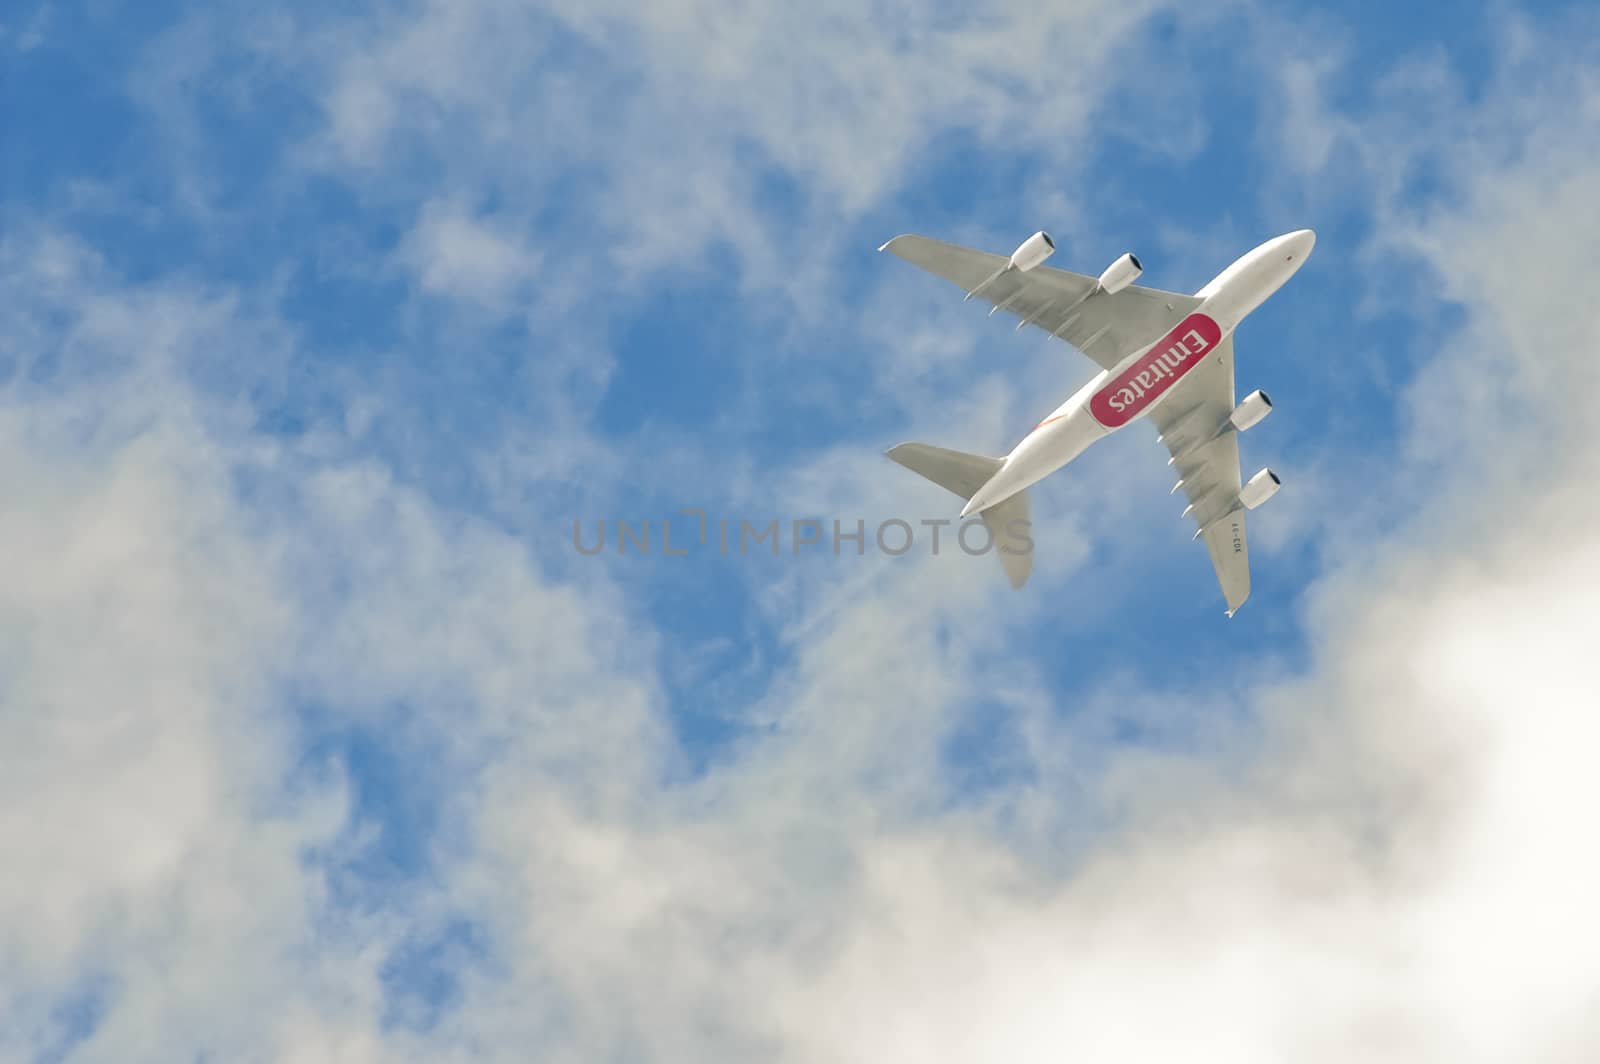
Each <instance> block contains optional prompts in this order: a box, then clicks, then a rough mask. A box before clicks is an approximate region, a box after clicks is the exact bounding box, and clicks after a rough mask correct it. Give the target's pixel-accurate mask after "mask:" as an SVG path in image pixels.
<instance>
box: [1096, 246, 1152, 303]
mask: <svg viewBox="0 0 1600 1064" xmlns="http://www.w3.org/2000/svg"><path fill="white" fill-rule="evenodd" d="M1143 272H1144V267H1143V266H1142V265H1140V263H1139V258H1138V256H1136V255H1135V254H1134V253H1133V252H1131V251H1130V252H1128V253H1127V254H1126V255H1123V256H1122V258H1120V259H1118V260H1117V261H1116V262H1113V263H1112V264H1111V265H1110V266H1107V267H1106V272H1105V273H1102V274H1101V275H1100V282H1099V283H1100V291H1102V292H1104V293H1106V294H1107V295H1116V294H1117V293H1118V292H1120V291H1122V290H1123V289H1124V288H1126V287H1128V286H1129V285H1130V284H1132V283H1133V282H1134V281H1137V280H1138V279H1139V275H1140V274H1141V273H1143Z"/></svg>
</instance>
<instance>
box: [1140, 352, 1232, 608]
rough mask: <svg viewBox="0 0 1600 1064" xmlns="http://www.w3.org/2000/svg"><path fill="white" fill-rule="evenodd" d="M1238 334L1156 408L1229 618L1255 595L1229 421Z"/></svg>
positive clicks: (1188, 511) (1157, 422)
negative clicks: (1215, 573)
mask: <svg viewBox="0 0 1600 1064" xmlns="http://www.w3.org/2000/svg"><path fill="white" fill-rule="evenodd" d="M1233 409H1234V397H1233V337H1231V336H1230V337H1228V338H1227V339H1226V340H1224V341H1222V343H1220V344H1218V345H1217V347H1216V349H1215V350H1214V351H1213V352H1212V353H1211V354H1210V355H1208V356H1207V357H1206V360H1205V362H1204V363H1203V364H1201V365H1199V366H1196V367H1195V368H1194V369H1192V370H1190V371H1189V373H1188V374H1187V375H1186V376H1185V377H1184V378H1183V380H1181V381H1180V382H1178V384H1177V385H1176V386H1175V387H1174V388H1173V390H1172V393H1171V394H1170V395H1169V396H1168V397H1167V399H1166V401H1165V402H1163V403H1161V404H1160V405H1159V406H1157V407H1156V408H1155V409H1154V410H1152V411H1151V412H1150V420H1152V421H1153V422H1155V426H1156V428H1157V429H1158V430H1159V431H1160V433H1161V442H1162V443H1163V444H1165V445H1166V447H1167V451H1168V452H1169V453H1170V454H1171V455H1172V459H1171V462H1170V464H1171V466H1172V468H1173V472H1174V473H1175V474H1176V476H1177V480H1178V483H1176V484H1174V485H1173V488H1172V490H1173V491H1174V492H1176V491H1177V490H1178V489H1179V488H1182V489H1183V493H1184V495H1185V496H1187V497H1188V500H1189V507H1188V509H1186V510H1185V511H1184V515H1185V516H1187V517H1192V518H1194V520H1195V522H1196V523H1197V524H1198V525H1199V526H1200V529H1199V531H1198V532H1196V533H1195V538H1196V539H1204V540H1205V542H1206V550H1207V551H1208V552H1210V554H1211V565H1212V567H1213V568H1214V569H1216V571H1217V583H1219V584H1221V585H1222V595H1223V598H1225V599H1227V602H1228V616H1230V617H1231V616H1233V612H1234V611H1235V610H1237V609H1238V608H1239V606H1240V604H1241V603H1243V602H1244V600H1245V599H1247V598H1249V597H1250V548H1249V544H1248V543H1247V542H1246V540H1245V527H1244V526H1245V521H1244V515H1245V510H1244V507H1243V506H1241V505H1239V501H1238V499H1239V488H1240V475H1239V434H1238V433H1237V432H1234V431H1232V429H1231V427H1230V426H1229V425H1228V415H1229V414H1231V413H1233Z"/></svg>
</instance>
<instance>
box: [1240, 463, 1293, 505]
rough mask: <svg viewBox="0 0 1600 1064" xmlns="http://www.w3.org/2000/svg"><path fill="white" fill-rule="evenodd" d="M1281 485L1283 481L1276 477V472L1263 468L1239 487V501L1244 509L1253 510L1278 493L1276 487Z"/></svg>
mask: <svg viewBox="0 0 1600 1064" xmlns="http://www.w3.org/2000/svg"><path fill="white" fill-rule="evenodd" d="M1282 486H1283V481H1281V480H1279V479H1278V474H1276V473H1274V472H1273V471H1272V470H1270V469H1263V470H1262V471H1261V472H1259V473H1257V474H1256V475H1255V476H1253V477H1251V478H1250V479H1249V480H1247V481H1245V483H1244V487H1242V488H1240V489H1239V501H1240V502H1241V503H1243V504H1244V508H1245V509H1246V510H1254V509H1255V508H1256V507H1257V506H1260V505H1261V504H1262V503H1264V502H1266V501H1267V500H1268V499H1270V498H1272V497H1273V496H1274V495H1276V494H1278V489H1279V488H1280V487H1282Z"/></svg>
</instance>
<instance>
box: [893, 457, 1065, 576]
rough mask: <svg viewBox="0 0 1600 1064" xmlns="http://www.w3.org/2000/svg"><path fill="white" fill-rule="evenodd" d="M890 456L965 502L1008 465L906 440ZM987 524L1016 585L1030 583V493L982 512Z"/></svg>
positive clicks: (1004, 564)
mask: <svg viewBox="0 0 1600 1064" xmlns="http://www.w3.org/2000/svg"><path fill="white" fill-rule="evenodd" d="M888 455H889V457H890V458H892V459H894V460H895V461H896V462H899V463H900V464H901V465H903V466H905V467H906V468H907V469H909V470H911V471H912V472H913V473H917V474H920V475H921V476H924V477H927V478H928V479H929V480H931V481H933V482H934V483H935V484H937V485H939V486H940V487H941V488H944V489H945V490H946V491H949V492H953V493H955V494H956V495H959V496H961V499H962V501H963V502H965V501H967V500H969V499H971V498H972V497H973V496H974V495H976V494H977V493H978V489H979V488H981V487H983V485H984V484H985V483H987V482H988V480H989V478H990V477H992V476H994V475H995V473H997V472H998V471H999V470H1000V467H1001V466H1003V465H1005V460H1004V459H1002V458H990V457H988V456H986V455H981V454H967V453H966V452H965V451H952V450H949V449H948V448H945V447H934V446H932V445H931V444H926V443H902V444H899V445H897V446H895V447H891V448H889V450H888ZM980 516H981V517H982V518H983V523H984V525H985V526H986V527H987V528H988V529H989V537H990V541H991V544H992V549H993V550H994V551H995V553H996V554H998V555H1000V564H1001V566H1002V567H1003V568H1004V569H1005V571H1006V579H1007V580H1008V581H1009V582H1010V583H1011V586H1012V587H1014V588H1015V587H1021V586H1022V585H1023V584H1025V583H1027V582H1028V574H1029V573H1031V572H1032V571H1033V539H1032V537H1031V525H1030V524H1029V521H1028V493H1027V492H1026V491H1019V492H1017V493H1016V494H1015V495H1013V496H1011V497H1010V498H1008V499H1006V500H1004V501H1003V502H1000V503H997V504H995V505H994V506H991V507H989V508H988V509H987V510H984V511H982V513H981V514H980Z"/></svg>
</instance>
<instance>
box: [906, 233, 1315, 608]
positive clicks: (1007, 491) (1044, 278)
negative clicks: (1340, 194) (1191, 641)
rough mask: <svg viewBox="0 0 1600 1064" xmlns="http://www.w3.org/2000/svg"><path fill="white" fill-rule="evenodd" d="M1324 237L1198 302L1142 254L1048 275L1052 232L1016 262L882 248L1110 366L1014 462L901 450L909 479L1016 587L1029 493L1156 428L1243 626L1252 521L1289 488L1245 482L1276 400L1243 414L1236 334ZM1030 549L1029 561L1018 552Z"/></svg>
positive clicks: (1257, 252)
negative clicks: (1168, 285)
mask: <svg viewBox="0 0 1600 1064" xmlns="http://www.w3.org/2000/svg"><path fill="white" fill-rule="evenodd" d="M1316 241H1317V237H1316V234H1315V233H1313V232H1312V231H1311V230H1310V229H1300V230H1297V231H1295V232H1293V233H1286V234H1284V235H1283V236H1280V237H1274V238H1273V239H1271V240H1268V241H1267V242H1266V243H1264V244H1262V245H1261V246H1259V247H1257V248H1255V249H1254V250H1253V251H1249V252H1247V253H1246V254H1244V255H1243V256H1241V257H1240V258H1239V259H1238V260H1237V261H1235V262H1234V263H1233V265H1231V266H1229V267H1228V268H1227V269H1225V270H1223V271H1222V272H1221V273H1220V274H1218V275H1217V276H1216V277H1215V278H1214V279H1213V280H1212V281H1211V282H1210V283H1209V284H1207V285H1206V286H1205V287H1204V288H1202V289H1200V291H1198V292H1196V293H1195V294H1194V295H1192V296H1186V295H1182V294H1180V293H1177V292H1163V291H1161V290H1160V289H1156V288H1145V287H1142V286H1140V285H1136V284H1134V283H1133V282H1134V281H1135V280H1136V279H1138V277H1139V275H1140V274H1141V273H1143V272H1144V267H1143V265H1141V264H1140V262H1139V259H1138V257H1137V256H1135V255H1134V254H1133V253H1132V252H1129V253H1127V254H1125V255H1123V256H1122V257H1121V258H1119V259H1117V260H1116V261H1115V262H1113V263H1112V264H1111V265H1110V266H1108V267H1106V269H1105V272H1104V273H1102V274H1100V276H1099V277H1089V276H1086V275H1084V274H1079V273H1071V272H1069V271H1066V270H1057V269H1053V268H1051V267H1048V266H1045V265H1043V263H1044V260H1045V259H1047V258H1049V257H1050V255H1051V254H1052V253H1053V252H1054V251H1055V247H1056V245H1055V241H1054V240H1052V239H1051V238H1050V236H1049V234H1048V233H1045V232H1042V231H1041V232H1037V233H1035V234H1033V235H1032V236H1030V237H1029V238H1028V239H1027V240H1024V241H1023V242H1022V244H1021V245H1020V246H1019V247H1018V248H1017V250H1016V251H1015V252H1013V253H1012V254H1011V257H1010V258H1009V259H1008V258H1006V257H1004V256H1002V255H995V254H990V253H989V252H984V251H975V250H973V249H971V248H964V247H960V246H959V245H956V244H947V243H944V242H943V241H940V240H933V239H930V238H929V237H925V236H915V235H911V234H906V235H902V236H897V237H895V238H894V239H893V240H890V241H889V242H888V243H886V244H884V245H883V246H882V247H880V248H879V249H878V250H879V251H889V252H893V253H894V254H895V255H898V256H899V257H900V258H902V259H905V260H906V261H907V262H909V263H912V264H913V265H915V266H920V267H921V268H922V269H924V270H927V271H928V272H929V273H932V274H935V275H937V276H939V277H942V278H944V279H945V280H947V281H952V282H954V283H955V284H958V285H960V286H961V288H962V289H963V290H964V291H965V292H966V298H967V299H982V300H984V301H986V302H988V303H991V304H993V306H992V308H991V309H990V311H989V313H990V315H991V316H993V315H994V314H996V313H997V312H999V311H1002V310H1003V311H1006V312H1007V313H1010V314H1014V315H1016V316H1017V317H1018V318H1019V319H1021V320H1020V321H1018V323H1017V330H1018V331H1021V330H1022V329H1023V327H1025V326H1028V325H1032V326H1034V327H1036V328H1038V329H1041V330H1043V331H1045V332H1047V333H1049V334H1050V335H1051V336H1052V337H1054V338H1056V339H1060V340H1065V341H1066V342H1067V343H1069V344H1071V345H1072V346H1074V347H1076V348H1077V349H1078V350H1079V351H1082V352H1083V353H1084V354H1085V355H1087V356H1089V358H1091V359H1093V360H1094V361H1095V362H1096V363H1097V364H1099V366H1100V367H1101V370H1100V373H1098V374H1097V375H1096V376H1095V377H1094V379H1093V380H1091V381H1089V382H1088V383H1087V384H1085V385H1084V386H1083V387H1082V388H1080V389H1078V390H1077V391H1076V392H1074V393H1073V394H1072V395H1071V396H1070V397H1069V398H1068V399H1067V401H1066V402H1064V403H1062V404H1061V405H1060V406H1058V407H1056V408H1055V409H1054V410H1053V411H1051V412H1050V414H1049V415H1047V416H1046V417H1045V418H1044V419H1043V420H1042V421H1040V422H1039V423H1038V424H1037V425H1035V426H1034V427H1033V430H1032V431H1031V432H1029V433H1028V434H1027V435H1026V436H1024V437H1023V438H1022V440H1021V442H1019V443H1018V444H1017V445H1016V446H1015V447H1013V448H1012V449H1011V453H1010V454H1007V455H1005V456H1004V457H1002V458H993V457H990V456H987V455H979V454H966V453H964V452H961V451H952V450H948V449H946V448H943V447H934V446H931V445H929V444H926V443H902V444H899V445H898V446H895V447H892V448H890V449H889V451H888V455H889V457H890V458H892V459H894V460H895V461H896V462H899V463H900V464H901V465H903V466H905V467H906V468H907V469H910V470H912V471H913V472H915V473H919V474H921V475H922V476H924V477H926V478H927V479H929V480H931V481H933V482H934V483H935V484H938V485H939V486H940V487H943V488H945V489H947V490H949V491H952V492H954V493H955V494H957V495H959V496H961V498H962V499H963V500H965V503H966V505H965V506H964V507H963V508H962V510H961V516H962V517H967V516H969V515H971V514H978V515H980V516H981V517H982V519H983V522H984V524H985V525H986V526H988V528H989V532H990V535H991V536H992V537H993V538H994V541H995V542H999V543H1000V550H999V551H998V553H999V556H1000V560H1001V563H1002V565H1003V567H1004V569H1005V572H1006V576H1007V578H1008V579H1009V580H1010V583H1011V586H1012V587H1014V588H1020V587H1021V586H1022V585H1023V584H1024V583H1026V582H1027V579H1028V574H1029V573H1030V572H1031V570H1032V567H1033V554H1032V549H1031V544H1032V541H1031V539H1028V537H1027V533H1026V529H1027V522H1028V496H1027V489H1028V488H1029V487H1030V486H1032V485H1033V484H1035V483H1037V482H1038V481H1040V480H1042V479H1043V478H1044V477H1046V476H1049V475H1050V474H1051V473H1054V472H1055V471H1056V470H1058V469H1060V468H1061V467H1062V466H1064V465H1066V464H1067V463H1068V462H1070V461H1072V460H1073V459H1074V458H1076V457H1078V456H1079V455H1080V454H1082V453H1083V452H1084V451H1085V450H1087V449H1088V447H1089V445H1090V444H1092V443H1094V442H1095V441H1097V440H1100V439H1103V438H1104V437H1106V436H1109V435H1110V434H1111V433H1113V432H1115V431H1117V430H1118V429H1121V428H1125V427H1126V426H1128V425H1131V424H1133V423H1134V422H1135V421H1138V420H1140V419H1142V418H1145V417H1148V418H1149V419H1150V421H1151V422H1153V423H1154V425H1155V427H1156V431H1157V432H1159V433H1160V442H1161V443H1163V444H1165V445H1166V448H1167V451H1168V453H1169V454H1170V455H1171V458H1170V459H1169V461H1168V463H1167V464H1168V465H1170V466H1172V467H1173V471H1174V472H1175V474H1176V475H1177V483H1176V484H1174V485H1173V486H1172V491H1173V492H1176V491H1177V490H1178V489H1179V488H1182V489H1183V491H1184V494H1185V496H1187V498H1188V501H1189V505H1188V507H1187V508H1186V509H1185V510H1184V511H1183V516H1185V517H1192V518H1194V520H1195V523H1196V524H1197V525H1198V526H1199V527H1198V530H1197V531H1196V532H1195V534H1194V538H1195V539H1204V540H1205V543H1206V549H1207V550H1208V551H1209V552H1210V554H1211V564H1212V567H1213V568H1215V569H1216V573H1217V582H1218V583H1219V584H1220V585H1221V587H1222V594H1223V598H1224V599H1225V600H1226V601H1227V604H1228V609H1227V614H1228V616H1229V617H1232V616H1233V615H1234V613H1235V611H1237V610H1238V609H1239V607H1240V606H1241V605H1242V604H1243V603H1244V601H1245V599H1246V598H1248V597H1249V596H1250V555H1249V547H1248V545H1247V543H1246V540H1245V519H1244V515H1245V512H1246V511H1248V510H1253V509H1255V508H1256V507H1258V506H1260V505H1261V504H1262V503H1264V502H1266V501H1267V500H1268V499H1270V498H1271V497H1272V496H1273V495H1274V494H1275V493H1276V492H1277V490H1278V488H1279V486H1280V484H1281V483H1282V482H1281V481H1280V480H1279V479H1278V475H1277V474H1276V473H1274V472H1273V471H1272V470H1270V469H1263V470H1261V471H1260V472H1258V473H1256V474H1255V475H1254V476H1252V477H1251V478H1250V479H1249V480H1246V481H1243V482H1242V483H1241V479H1242V478H1241V476H1240V472H1239V435H1238V434H1239V433H1241V432H1244V431H1246V430H1247V429H1250V428H1251V427H1253V426H1255V425H1257V424H1259V423H1260V421H1261V419H1262V418H1264V417H1266V416H1267V414H1268V413H1269V412H1271V410H1272V400H1271V399H1269V398H1268V397H1267V394H1266V393H1265V392H1263V391H1260V390H1257V391H1253V392H1251V393H1250V394H1249V395H1247V396H1245V397H1244V399H1243V400H1241V401H1239V402H1237V403H1236V402H1235V401H1234V390H1233V332H1234V330H1235V329H1236V328H1238V326H1239V323H1240V322H1241V321H1243V320H1244V319H1245V317H1246V316H1247V315H1248V314H1249V313H1250V312H1251V311H1253V310H1255V309H1256V308H1257V307H1259V306H1260V305H1261V304H1262V303H1264V302H1266V300H1267V297H1269V296H1271V295H1272V294H1273V293H1274V292H1276V291H1277V290H1278V289H1279V288H1280V287H1282V286H1283V284H1284V282H1285V281H1287V280H1288V279H1289V278H1290V277H1292V276H1293V275H1294V273H1295V271H1296V270H1298V269H1300V267H1301V266H1303V265H1305V261H1306V258H1307V257H1308V256H1309V255H1310V254H1311V249H1312V247H1313V246H1314V245H1315V244H1316ZM1023 542H1026V543H1027V549H1022V548H1021V547H1019V546H1018V544H1020V543H1023Z"/></svg>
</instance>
